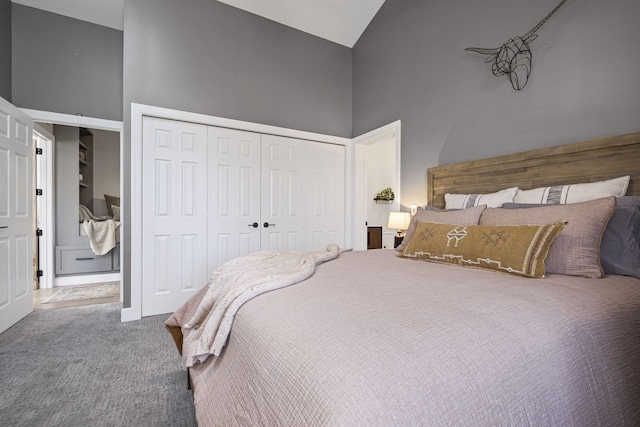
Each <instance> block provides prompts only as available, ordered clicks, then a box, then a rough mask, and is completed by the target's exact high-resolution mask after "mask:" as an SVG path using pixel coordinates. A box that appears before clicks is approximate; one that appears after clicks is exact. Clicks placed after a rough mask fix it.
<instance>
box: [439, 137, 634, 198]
mask: <svg viewBox="0 0 640 427" xmlns="http://www.w3.org/2000/svg"><path fill="white" fill-rule="evenodd" d="M623 175H630V176H631V182H630V183H629V189H628V190H627V195H628V196H640V132H638V133H631V134H627V135H620V136H613V137H609V138H602V139H595V140H591V141H583V142H576V143H573V144H567V145H561V146H558V147H551V148H543V149H540V150H532V151H525V152H522V153H516V154H508V155H505V156H498V157H492V158H489V159H482V160H473V161H470V162H463V163H455V164H452V165H445V166H437V167H433V168H429V170H428V173H427V191H428V195H427V201H428V204H429V205H430V206H436V207H439V208H443V207H444V204H445V203H444V194H445V193H462V194H474V193H492V192H494V191H498V190H502V189H504V188H508V187H516V186H517V187H520V188H522V189H523V190H529V189H531V188H537V187H546V186H552V185H563V184H577V183H580V182H594V181H602V180H605V179H611V178H616V177H619V176H623Z"/></svg>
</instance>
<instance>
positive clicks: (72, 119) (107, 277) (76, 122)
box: [21, 108, 125, 301]
mask: <svg viewBox="0 0 640 427" xmlns="http://www.w3.org/2000/svg"><path fill="white" fill-rule="evenodd" d="M21 110H22V111H23V112H24V113H26V114H27V115H28V116H29V117H31V118H32V119H33V121H34V123H36V122H40V123H51V124H54V125H63V126H74V127H86V128H91V129H99V130H106V131H111V132H118V133H119V134H120V194H123V193H122V190H123V188H124V179H123V178H122V172H123V159H124V147H123V129H124V127H123V123H122V122H118V121H115V120H106V119H99V118H96V117H85V116H76V115H73V114H63V113H55V112H52V111H43V110H31V109H28V108H21ZM34 128H35V126H34ZM54 147H55V142H54ZM54 147H52V151H54V150H53V148H54ZM50 158H51V159H53V156H50ZM53 169H54V166H53V164H52V165H51V174H50V175H49V176H47V180H46V188H47V189H48V193H49V196H50V200H51V202H50V203H52V206H53V204H54V203H55V202H54V200H55V197H56V195H55V185H54V178H53V177H54V172H53ZM52 213H53V214H54V216H55V209H53V207H52ZM51 221H52V223H53V218H52V219H51ZM53 224H55V223H53ZM122 224H123V227H124V226H125V225H124V221H122ZM121 229H122V228H121ZM54 233H55V225H54V226H53V228H52V233H51V236H54V235H55V234H54ZM48 245H49V248H47V250H50V251H51V254H52V255H51V261H52V262H51V268H53V265H54V264H53V253H54V252H55V239H54V238H53V237H52V238H51V239H50V240H49V243H48ZM123 252H124V251H123V250H122V249H121V250H120V269H121V271H122V268H123V267H122V262H123V256H122V253H123ZM45 274H46V273H45ZM49 274H51V278H52V280H53V282H52V284H53V285H54V286H65V285H81V284H88V283H99V282H107V281H118V280H120V300H121V301H122V286H123V285H122V280H121V274H120V273H111V274H91V275H77V276H69V277H64V278H56V277H55V272H54V271H51V272H50V273H49Z"/></svg>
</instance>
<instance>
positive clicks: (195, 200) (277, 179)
mask: <svg viewBox="0 0 640 427" xmlns="http://www.w3.org/2000/svg"><path fill="white" fill-rule="evenodd" d="M345 156H346V154H345V147H344V146H341V145H332V144H324V143H319V142H314V141H306V140H301V139H294V138H286V137H280V136H273V135H264V134H259V133H255V132H246V131H240V130H234V129H226V128H218V127H213V126H205V125H199V124H193V123H185V122H179V121H172V120H164V119H156V118H147V117H145V118H144V119H143V172H142V173H143V180H142V181H143V198H144V200H143V209H142V210H143V219H142V223H143V238H142V245H143V247H142V257H143V266H142V276H143V284H142V315H143V316H150V315H154V314H162V313H169V312H172V311H175V310H176V309H177V308H178V307H179V306H180V305H182V304H183V303H184V302H185V301H186V300H187V299H188V298H189V297H190V296H191V295H193V294H194V293H195V292H196V291H197V290H198V289H199V288H201V287H202V286H204V285H205V284H206V283H207V280H208V278H209V276H210V275H211V273H213V271H214V270H215V269H216V268H218V267H219V266H220V265H222V264H224V263H225V262H227V261H229V260H231V259H233V258H236V257H239V256H242V255H246V254H249V253H252V252H257V251H260V250H267V249H270V250H278V251H308V250H313V249H323V248H325V247H326V246H327V244H329V243H337V244H339V245H341V246H344V222H345V218H344V216H345V200H344V197H345V176H344V174H345V172H344V171H345Z"/></svg>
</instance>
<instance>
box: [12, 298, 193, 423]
mask: <svg viewBox="0 0 640 427" xmlns="http://www.w3.org/2000/svg"><path fill="white" fill-rule="evenodd" d="M120 307H121V305H120V303H110V304H101V305H92V306H84V307H74V308H63V309H56V310H48V311H38V312H34V313H31V314H30V315H29V316H27V317H26V318H24V319H23V320H21V321H20V322H18V323H17V324H15V325H14V326H12V327H11V328H9V329H8V330H7V331H5V332H4V333H2V334H0V424H1V425H2V426H12V427H13V426H29V427H32V426H195V425H196V421H195V416H194V411H193V400H192V398H191V392H190V391H189V390H187V383H186V370H185V368H184V367H183V366H182V365H181V362H180V356H179V354H178V352H177V350H176V348H175V345H174V344H173V341H172V340H171V337H170V335H169V334H168V332H167V331H166V330H165V328H164V321H165V320H166V319H167V317H168V316H167V315H162V316H153V317H146V318H143V319H142V320H140V321H135V322H128V323H121V322H120Z"/></svg>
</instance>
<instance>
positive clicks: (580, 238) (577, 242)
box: [480, 196, 616, 277]
mask: <svg viewBox="0 0 640 427" xmlns="http://www.w3.org/2000/svg"><path fill="white" fill-rule="evenodd" d="M615 208H616V198H615V197H613V196H612V197H605V198H603V199H597V200H592V201H589V202H581V203H572V204H569V205H544V206H540V207H535V208H528V209H517V210H516V209H504V208H493V209H492V208H488V209H487V210H485V211H484V212H483V213H482V216H481V217H480V225H521V224H532V225H543V224H554V223H557V222H564V223H565V227H564V228H563V229H562V232H561V233H560V235H559V236H558V237H557V238H556V240H555V241H554V242H553V245H551V250H550V251H549V256H548V257H547V262H546V265H547V273H557V274H567V275H570V276H585V277H602V274H603V271H602V265H601V264H600V241H601V239H602V234H603V233H604V229H605V227H606V226H607V223H608V222H609V219H610V218H611V216H612V215H613V212H614V210H615ZM516 211H517V212H516Z"/></svg>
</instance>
